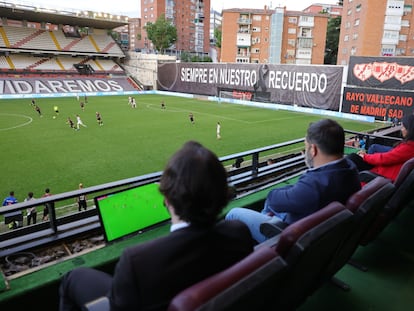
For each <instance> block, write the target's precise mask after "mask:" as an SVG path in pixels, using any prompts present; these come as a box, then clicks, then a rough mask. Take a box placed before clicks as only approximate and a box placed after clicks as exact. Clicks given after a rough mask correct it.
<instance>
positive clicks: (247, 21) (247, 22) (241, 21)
mask: <svg viewBox="0 0 414 311" xmlns="http://www.w3.org/2000/svg"><path fill="white" fill-rule="evenodd" d="M237 23H238V24H242V25H251V24H252V20H251V18H239V19H237Z"/></svg>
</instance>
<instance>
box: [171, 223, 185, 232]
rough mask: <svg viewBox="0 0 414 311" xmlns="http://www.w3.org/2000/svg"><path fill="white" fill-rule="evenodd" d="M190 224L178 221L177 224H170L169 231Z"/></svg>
mask: <svg viewBox="0 0 414 311" xmlns="http://www.w3.org/2000/svg"><path fill="white" fill-rule="evenodd" d="M189 225H190V224H189V223H188V222H179V223H178V224H172V225H171V228H170V232H173V231H175V230H178V229H181V228H185V227H188V226H189Z"/></svg>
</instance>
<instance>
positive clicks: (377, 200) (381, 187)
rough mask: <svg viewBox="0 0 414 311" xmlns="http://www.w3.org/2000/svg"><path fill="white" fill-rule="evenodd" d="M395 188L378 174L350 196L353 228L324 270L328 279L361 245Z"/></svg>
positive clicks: (348, 206) (347, 206)
mask: <svg viewBox="0 0 414 311" xmlns="http://www.w3.org/2000/svg"><path fill="white" fill-rule="evenodd" d="M394 190H395V187H394V185H393V183H392V182H391V181H390V180H389V179H387V178H384V177H382V176H378V177H376V178H375V179H373V180H372V181H370V182H369V183H367V184H366V185H365V186H364V187H363V188H362V189H360V190H359V191H357V192H356V193H354V194H353V195H351V196H350V197H349V199H348V201H347V202H346V204H345V207H346V208H347V209H348V210H350V211H351V212H352V213H353V214H354V217H353V225H352V230H350V232H349V234H348V236H347V237H346V238H345V240H344V241H343V243H342V245H341V246H340V248H339V249H338V252H337V253H336V255H335V258H334V260H333V261H332V262H331V263H330V264H329V265H327V267H326V269H325V272H324V274H325V279H326V280H327V279H329V278H330V277H332V276H333V275H335V273H336V272H337V271H339V269H341V268H342V267H343V266H344V265H345V264H346V263H347V262H348V261H349V259H350V258H351V257H352V255H353V254H354V252H355V250H356V249H357V247H358V246H359V245H360V242H361V239H362V237H363V235H364V233H365V232H366V231H367V230H368V228H369V226H370V225H371V224H372V222H373V220H374V219H375V217H376V216H377V215H378V214H379V213H380V211H381V210H382V209H383V208H384V206H385V204H386V202H387V201H388V200H389V198H390V197H391V195H392V194H393V192H394Z"/></svg>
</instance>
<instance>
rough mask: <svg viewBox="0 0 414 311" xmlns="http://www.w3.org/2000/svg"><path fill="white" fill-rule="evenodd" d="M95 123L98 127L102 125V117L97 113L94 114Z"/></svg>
mask: <svg viewBox="0 0 414 311" xmlns="http://www.w3.org/2000/svg"><path fill="white" fill-rule="evenodd" d="M96 122H98V124H99V126H102V125H103V121H102V116H101V114H100V113H99V112H98V111H97V112H96Z"/></svg>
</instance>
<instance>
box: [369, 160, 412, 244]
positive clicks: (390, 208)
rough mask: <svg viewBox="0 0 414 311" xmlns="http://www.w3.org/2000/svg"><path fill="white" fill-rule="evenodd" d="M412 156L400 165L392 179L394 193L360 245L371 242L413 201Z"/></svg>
mask: <svg viewBox="0 0 414 311" xmlns="http://www.w3.org/2000/svg"><path fill="white" fill-rule="evenodd" d="M413 169H414V158H412V159H410V160H408V161H407V162H405V163H404V165H403V166H402V168H401V170H400V172H399V174H398V176H397V178H396V179H395V181H394V185H395V193H394V194H393V195H392V197H391V198H390V199H389V201H388V202H387V203H386V205H385V207H384V208H383V210H382V211H381V212H380V213H379V215H378V216H377V217H376V219H375V220H374V222H373V223H372V225H371V226H370V227H369V229H368V231H367V232H366V233H365V235H364V236H363V237H362V240H361V245H367V244H368V243H370V242H372V241H373V240H374V239H375V238H376V237H377V236H378V235H379V234H380V233H381V232H382V231H383V230H384V229H385V227H386V226H387V225H388V224H389V223H390V222H391V221H392V220H393V219H395V217H397V215H398V214H399V213H400V212H401V211H402V210H403V209H404V208H405V207H407V206H409V205H410V203H412V202H413V201H414V196H413V195H412V193H413V192H414V170H413Z"/></svg>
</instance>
